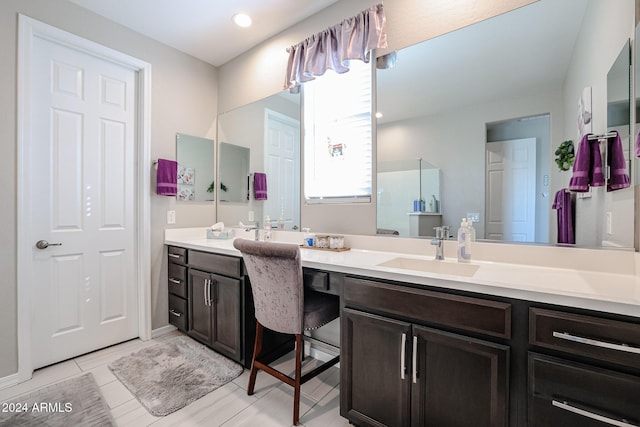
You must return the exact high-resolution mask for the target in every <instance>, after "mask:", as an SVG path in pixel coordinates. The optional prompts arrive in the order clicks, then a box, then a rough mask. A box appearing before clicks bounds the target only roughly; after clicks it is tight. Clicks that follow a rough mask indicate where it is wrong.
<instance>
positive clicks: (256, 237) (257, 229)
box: [244, 221, 260, 242]
mask: <svg viewBox="0 0 640 427" xmlns="http://www.w3.org/2000/svg"><path fill="white" fill-rule="evenodd" d="M251 230H254V231H255V235H254V236H253V238H254V240H255V241H256V242H257V241H258V240H260V222H258V221H256V222H255V224H254V225H250V226H248V227H246V228H245V229H244V231H251Z"/></svg>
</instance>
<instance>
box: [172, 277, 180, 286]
mask: <svg viewBox="0 0 640 427" xmlns="http://www.w3.org/2000/svg"><path fill="white" fill-rule="evenodd" d="M169 281H170V282H171V283H175V284H176V285H179V284H180V283H182V281H180V280H178V279H174V278H173V277H169Z"/></svg>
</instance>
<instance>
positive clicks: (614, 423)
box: [551, 400, 638, 427]
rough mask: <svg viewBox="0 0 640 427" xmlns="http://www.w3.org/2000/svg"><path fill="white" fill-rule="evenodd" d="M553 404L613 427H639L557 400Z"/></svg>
mask: <svg viewBox="0 0 640 427" xmlns="http://www.w3.org/2000/svg"><path fill="white" fill-rule="evenodd" d="M551 404H552V405H553V406H555V407H557V408H560V409H564V410H565V411H569V412H573V413H574V414H577V415H581V416H583V417H586V418H591V419H592V420H597V421H600V422H603V423H606V424H609V425H612V426H618V427H638V426H637V425H635V424H629V423H628V422H626V421H619V420H614V419H613V418H609V417H604V416H602V415H598V414H595V413H593V412H589V411H585V410H584V409H580V408H576V407H575V406H571V405H569V404H568V403H567V402H560V401H557V400H552V401H551Z"/></svg>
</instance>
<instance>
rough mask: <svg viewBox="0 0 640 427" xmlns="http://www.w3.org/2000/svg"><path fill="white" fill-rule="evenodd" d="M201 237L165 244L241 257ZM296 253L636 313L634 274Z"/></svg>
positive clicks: (308, 261)
mask: <svg viewBox="0 0 640 427" xmlns="http://www.w3.org/2000/svg"><path fill="white" fill-rule="evenodd" d="M201 230H204V229H201ZM298 234H299V233H298ZM204 236H205V232H204V231H200V232H198V231H197V230H196V229H183V231H182V230H180V229H171V230H166V233H165V244H167V245H174V246H181V247H185V248H189V249H196V250H201V251H206V252H215V253H219V254H225V255H234V256H240V252H238V251H237V250H236V249H235V248H234V247H233V241H232V240H210V239H206V238H205V237H204ZM247 237H249V236H247ZM289 240H290V239H289ZM301 253H302V265H303V266H304V267H309V268H317V269H321V270H327V271H335V272H340V273H346V274H354V275H360V276H367V277H374V278H379V279H387V280H395V281H400V282H408V283H413V284H421V285H428V286H434V287H441V288H447V289H457V290H464V291H469V292H477V293H481V294H487V295H496V296H502V297H508V298H517V299H523V300H529V301H536V302H544V303H549V304H558V305H563V306H570V307H577V308H585V309H590V310H597V311H602V312H610V313H617V314H623V315H629V316H635V317H640V281H639V280H638V277H637V276H636V275H635V274H615V273H611V272H597V271H585V270H582V269H572V268H549V267H540V266H532V265H524V264H513V263H502V262H489V261H472V262H471V264H473V265H476V266H477V267H478V269H477V271H476V272H475V273H474V274H473V275H472V276H470V277H466V276H459V275H452V274H438V273H432V272H425V271H418V270H407V269H400V268H390V267H383V266H380V265H379V264H381V263H384V262H386V261H390V260H392V259H394V258H412V259H419V260H432V259H433V257H432V256H419V255H412V254H406V253H398V252H385V251H379V250H367V249H351V250H349V251H344V252H331V251H320V250H313V249H305V248H302V249H301ZM439 262H443V263H457V260H456V259H451V258H445V260H444V261H439Z"/></svg>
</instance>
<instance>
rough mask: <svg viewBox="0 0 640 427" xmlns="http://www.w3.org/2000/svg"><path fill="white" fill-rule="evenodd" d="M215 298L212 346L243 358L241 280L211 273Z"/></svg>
mask: <svg viewBox="0 0 640 427" xmlns="http://www.w3.org/2000/svg"><path fill="white" fill-rule="evenodd" d="M211 282H212V283H211V293H212V295H211V298H212V299H213V335H212V340H211V346H212V347H213V348H215V349H216V350H218V351H219V352H221V353H223V354H225V355H226V356H229V357H230V358H232V359H234V360H238V361H239V360H240V359H241V358H242V347H241V344H240V343H241V341H240V338H241V335H242V331H241V326H242V323H241V317H240V314H241V313H240V312H241V309H240V308H241V301H240V295H241V294H240V290H241V287H240V285H241V282H240V280H238V279H231V278H228V277H224V276H219V275H217V274H212V275H211Z"/></svg>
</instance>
